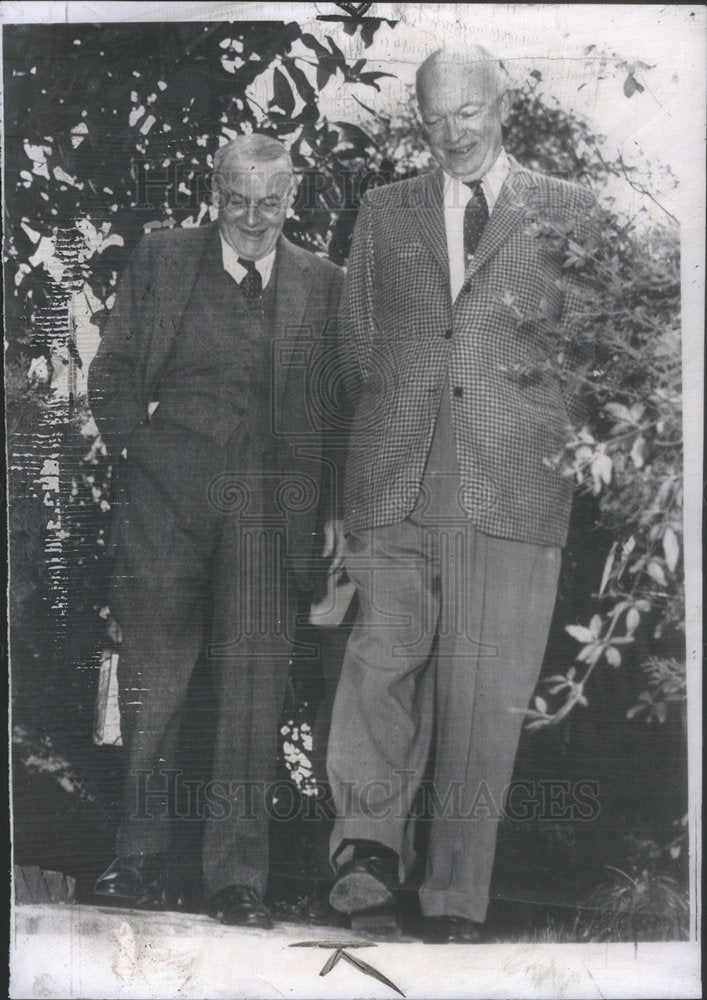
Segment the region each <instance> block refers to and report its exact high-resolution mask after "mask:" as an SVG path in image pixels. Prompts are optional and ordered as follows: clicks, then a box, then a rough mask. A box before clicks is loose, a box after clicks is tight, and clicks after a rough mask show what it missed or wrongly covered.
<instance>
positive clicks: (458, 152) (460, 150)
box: [447, 142, 476, 156]
mask: <svg viewBox="0 0 707 1000" xmlns="http://www.w3.org/2000/svg"><path fill="white" fill-rule="evenodd" d="M475 146H476V143H475V142H472V143H470V144H469V145H468V146H455V147H454V148H452V149H448V150H447V152H448V153H450V154H451V155H452V156H466V154H467V153H470V152H471V151H472V149H473V148H474V147H475Z"/></svg>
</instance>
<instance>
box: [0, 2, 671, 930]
mask: <svg viewBox="0 0 707 1000" xmlns="http://www.w3.org/2000/svg"><path fill="white" fill-rule="evenodd" d="M378 29H379V22H377V21H374V20H366V19H364V20H363V21H361V22H359V23H353V22H351V23H346V24H344V25H343V28H339V27H337V28H336V29H334V28H333V27H332V29H331V34H330V35H329V36H328V37H327V36H324V35H323V36H322V37H321V38H315V37H314V36H313V35H311V34H308V33H307V32H304V31H303V30H302V28H301V26H299V25H298V24H295V23H290V24H283V23H278V22H266V23H258V22H236V23H227V22H216V23H214V22H212V23H208V24H199V23H189V24H180V23H165V24H140V25H51V26H42V25H31V26H30V25H22V26H11V27H6V28H5V30H4V74H5V78H4V87H5V143H4V169H5V193H6V204H5V206H4V211H5V223H6V236H5V246H4V251H5V324H6V339H7V352H6V393H7V409H6V413H7V427H8V446H9V463H8V465H9V496H10V501H11V502H10V542H11V573H12V577H11V581H12V585H11V591H10V639H11V647H12V693H13V703H14V709H13V719H14V724H15V739H16V741H17V742H16V752H15V755H14V766H15V769H16V780H15V803H14V806H15V824H16V855H17V857H16V860H17V861H18V862H20V863H22V862H27V863H38V864H41V865H42V866H43V867H55V868H57V869H58V870H60V871H64V872H67V873H69V874H73V875H75V876H77V877H78V879H79V888H80V891H84V892H86V893H87V892H88V889H89V888H90V884H91V881H92V879H93V878H94V877H95V875H96V874H97V873H98V872H99V871H100V870H101V868H102V865H103V863H104V862H106V863H107V861H109V860H110V853H111V842H112V836H113V831H114V825H115V810H114V798H115V793H116V789H117V787H118V784H117V776H118V773H119V766H120V760H119V757H120V751H119V750H116V749H112V748H106V747H97V746H95V745H94V744H93V742H92V739H91V732H92V727H93V706H94V700H95V693H96V683H97V667H98V662H99V656H100V651H101V649H102V648H103V647H104V646H105V645H106V643H107V642H108V641H109V640H108V638H107V634H106V617H105V605H106V600H107V586H108V579H109V572H110V566H109V562H108V560H107V558H106V555H105V550H106V539H107V535H108V532H109V521H110V490H111V487H110V468H109V466H108V463H107V459H106V455H105V451H104V449H103V448H102V445H101V442H100V439H98V438H97V437H96V433H95V426H94V425H93V422H92V420H91V417H90V414H89V413H88V411H87V409H86V406H85V400H84V398H83V396H82V391H81V389H82V384H83V378H84V376H85V367H86V365H87V363H88V360H89V358H87V357H82V356H81V350H80V349H79V346H77V345H82V344H83V343H84V341H82V340H81V336H80V333H81V330H80V329H79V330H78V334H77V318H76V317H77V315H78V316H79V317H83V319H82V320H81V322H84V324H88V326H87V327H85V329H88V330H89V332H90V331H91V330H93V333H94V335H96V336H97V334H98V331H99V330H100V327H101V324H102V321H103V319H104V318H105V316H106V315H107V311H108V310H109V308H110V305H111V304H112V295H113V294H114V291H115V285H116V282H117V279H118V277H119V275H120V273H121V272H122V269H123V267H124V265H125V263H126V261H127V259H128V256H129V254H130V253H131V251H132V250H133V249H134V247H135V245H136V243H137V241H138V240H139V239H140V237H141V236H142V235H143V233H144V232H145V231H146V230H147V229H150V228H154V227H159V226H173V225H196V224H201V223H203V222H205V221H207V220H208V217H209V216H208V199H209V194H208V174H209V168H210V164H211V157H212V155H213V152H214V151H215V149H216V148H217V146H218V144H219V137H230V136H232V135H235V134H237V133H239V132H242V131H244V130H249V129H250V128H253V129H257V130H259V131H264V132H267V133H269V134H272V135H274V136H277V137H279V138H283V139H284V140H285V141H287V142H288V144H290V146H291V152H292V156H293V160H294V163H295V167H296V169H297V170H298V172H299V174H300V177H301V183H300V189H299V194H298V198H297V201H296V203H295V206H294V212H293V214H292V216H291V217H290V218H289V219H288V221H287V224H286V233H287V235H288V236H289V237H290V238H292V239H293V240H294V241H295V242H297V243H299V244H300V245H302V246H305V247H308V248H310V249H313V250H314V251H315V252H318V253H326V254H328V255H329V256H330V258H331V259H332V260H334V261H335V262H336V263H340V264H343V263H345V260H346V256H347V253H348V246H349V242H350V237H351V232H352V228H353V224H354V221H355V216H356V211H357V207H358V204H359V201H360V197H361V196H362V193H363V192H364V191H365V190H366V188H367V187H368V186H369V185H370V184H379V183H388V182H390V181H393V180H396V179H398V178H400V177H404V176H411V175H412V174H414V173H416V172H417V171H418V170H421V169H425V168H426V167H427V165H428V157H427V155H426V152H425V147H424V141H423V138H422V132H421V128H420V123H419V121H418V120H417V118H416V115H415V111H414V108H413V106H412V104H410V105H408V106H405V107H401V108H400V109H399V111H398V113H397V114H396V115H393V116H391V117H381V116H379V117H377V118H376V117H373V116H369V117H368V118H367V119H366V124H365V127H363V126H362V124H361V122H360V121H356V122H353V121H350V122H330V121H327V120H326V119H325V118H324V117H323V116H322V115H321V113H320V109H319V94H320V92H321V91H322V89H323V88H324V87H325V86H326V85H327V83H328V82H329V81H330V80H336V82H337V84H338V85H339V86H341V87H349V86H351V87H354V86H356V87H358V88H359V89H358V90H356V91H355V92H356V93H360V92H361V90H360V87H361V86H363V87H373V88H375V87H377V86H378V83H377V81H378V80H379V79H380V77H381V76H382V75H383V74H380V73H372V72H371V71H370V70H369V69H368V68H367V64H366V61H365V60H364V59H359V60H357V61H355V62H351V61H347V59H346V58H345V56H344V54H343V53H342V51H341V48H340V47H339V46H338V45H337V43H336V40H335V39H336V35H335V30H336V31H338V30H343V31H345V32H346V33H347V34H349V35H351V34H356V33H358V34H359V35H360V37H361V41H362V44H363V46H364V47H365V46H367V45H368V44H370V42H371V40H372V38H373V36H374V34H375V32H376V30H378ZM629 76H630V74H629ZM258 81H261V82H266V86H265V87H264V91H263V92H267V93H268V95H269V96H268V98H267V100H266V102H265V104H264V106H261V107H259V106H257V105H256V103H255V102H254V99H253V96H252V91H250V90H249V88H251V86H252V85H253V84H254V83H256V82H258ZM262 89H263V88H260V89H259V90H258V93H260V92H261V90H262ZM632 93H633V90H631V88H630V87H628V89H627V88H626V84H624V91H623V94H617V100H618V99H623V100H625V99H630V98H631V95H632ZM506 145H507V148H508V150H509V152H511V153H512V154H513V155H514V156H516V157H517V159H518V160H519V161H520V162H521V163H522V164H524V165H527V166H529V167H532V168H534V169H540V170H543V171H545V172H548V173H553V174H556V175H559V176H563V177H567V178H569V179H573V180H577V181H579V182H581V183H585V184H589V185H590V186H592V187H593V188H594V189H595V190H596V191H597V193H598V194H599V195H601V194H602V193H603V190H604V187H605V185H606V183H607V181H608V180H610V179H612V180H613V179H616V178H623V179H624V181H625V183H627V184H630V185H632V186H633V187H634V188H635V189H636V190H638V191H641V190H643V191H645V190H646V185H647V184H648V182H647V181H646V179H645V178H644V177H642V176H641V175H640V173H638V172H636V171H635V170H634V171H633V172H631V171H629V170H627V168H626V166H625V165H624V164H623V163H621V162H620V161H607V159H606V158H605V157H604V155H603V154H602V144H601V137H600V136H597V135H596V134H595V133H594V131H593V129H592V128H591V127H590V126H589V125H588V123H587V122H585V121H583V120H582V119H580V118H578V117H577V116H576V115H575V114H573V113H570V112H567V111H565V110H563V109H562V108H560V107H559V106H558V105H557V103H556V102H554V101H553V99H552V97H551V96H549V95H548V94H547V93H546V92H545V90H544V86H543V81H542V75H541V73H540V72H539V71H537V70H535V71H533V72H531V73H529V75H528V77H527V80H526V82H525V84H524V86H522V87H520V88H519V89H518V90H517V92H516V94H515V100H514V104H513V108H512V112H511V116H510V120H509V122H508V126H507V135H506ZM603 227H604V232H605V235H606V236H607V238H606V239H605V240H604V241H603V243H602V245H601V246H597V247H593V248H589V249H587V250H586V251H582V250H581V248H580V251H578V250H577V248H576V247H573V246H572V245H571V242H570V240H569V239H568V236H567V234H566V233H563V232H561V231H557V230H556V229H553V227H552V225H551V224H550V225H549V226H548V227H547V228H546V230H545V231H543V232H539V233H538V238H541V239H547V240H553V241H555V243H554V245H556V247H557V248H558V249H559V250H560V251H561V252H563V253H564V254H565V256H566V261H567V266H568V267H573V268H577V269H579V270H581V271H582V272H583V273H584V275H585V276H586V278H587V282H588V285H589V286H591V287H592V288H593V289H594V291H595V295H594V298H593V300H592V302H591V303H590V304H588V307H587V315H586V316H585V317H583V321H582V323H581V324H580V325H579V335H580V336H581V338H582V343H583V346H584V348H585V350H586V356H587V357H588V358H589V359H590V360H589V361H588V362H587V364H586V366H585V368H584V369H583V371H582V373H581V374H582V376H583V378H584V379H585V383H586V388H587V391H588V393H589V394H590V397H591V399H592V401H593V404H594V407H593V412H594V416H593V418H592V420H591V421H590V422H589V423H588V424H587V425H586V426H585V427H583V428H577V434H576V437H575V439H574V440H572V441H570V442H568V446H567V449H566V453H565V454H564V455H563V456H560V458H559V459H558V460H561V461H562V463H563V466H564V467H565V468H566V470H567V472H568V474H571V475H572V476H573V477H574V478H575V480H576V481H577V484H578V491H577V502H576V505H575V511H574V515H573V522H572V531H571V539H570V544H569V546H568V550H567V552H566V556H565V565H564V569H563V576H562V583H561V588H560V595H559V599H558V605H557V610H556V615H555V622H554V625H553V633H552V639H551V643H550V647H549V650H548V657H547V665H546V671H545V683H544V686H543V688H542V689H541V690H540V691H539V693H538V695H537V697H536V700H535V703H534V706H533V710H532V713H531V715H530V717H529V723H530V728H529V731H528V732H527V733H526V737H525V739H524V741H523V744H522V747H521V753H520V755H519V760H518V766H517V775H516V776H517V777H521V778H523V777H524V778H529V779H532V780H536V779H538V778H539V777H540V778H543V779H547V780H558V781H569V782H572V781H577V780H588V779H591V780H596V781H597V782H598V786H599V788H600V802H601V812H600V815H599V817H598V818H595V820H594V821H593V822H591V823H584V824H582V823H577V822H575V823H567V822H555V821H554V820H553V819H552V817H548V816H543V817H540V818H536V819H535V820H533V821H528V822H526V823H524V824H506V825H504V828H503V832H502V841H501V846H500V848H499V864H498V866H497V869H498V872H497V881H498V885H497V889H496V892H497V895H498V897H499V898H500V899H501V900H503V899H506V907H507V909H506V918H505V919H506V926H510V925H511V924H513V920H515V922H516V924H518V925H519V926H517V927H516V928H515V931H514V933H516V934H518V933H522V932H523V928H522V926H520V925H523V926H525V925H526V924H529V925H531V926H537V925H538V920H539V919H540V918H539V917H538V913H539V912H540V910H541V909H542V907H541V908H540V909H539V908H538V903H542V904H543V905H544V906H545V907H547V906H551V905H555V904H557V905H560V904H561V905H562V906H565V907H567V906H572V905H573V904H576V903H577V901H578V900H580V899H585V902H586V904H587V907H588V909H586V910H574V909H571V910H570V911H567V910H560V911H552V912H553V913H554V916H553V920H555V921H556V922H558V921H559V923H558V926H560V927H561V930H560V931H558V933H559V934H560V935H561V936H564V937H568V936H570V937H571V936H574V937H579V938H583V937H594V938H596V937H602V936H607V937H610V938H612V939H613V938H616V937H631V936H634V937H635V936H649V937H678V936H681V935H683V934H684V933H685V926H686V923H685V921H686V903H685V900H686V888H685V886H686V864H687V850H686V827H685V823H684V820H683V816H684V814H685V811H686V746H685V741H686V723H685V680H684V636H683V631H682V628H683V618H684V610H683V600H682V578H681V546H682V542H681V536H682V532H681V503H682V497H681V489H682V485H681V484H682V467H681V410H680V403H681V400H680V341H679V302H680V282H679V258H678V235H677V229H676V227H675V225H674V220H671V219H670V218H668V217H667V216H666V217H665V218H664V221H663V223H662V224H661V225H657V224H656V223H650V224H647V223H646V221H645V219H642V218H640V217H639V218H632V219H629V218H626V217H623V216H622V215H621V213H620V212H618V211H617V210H616V207H615V206H614V205H613V204H612V203H611V201H610V200H607V199H606V198H605V199H604V217H603ZM344 639H345V636H341V635H340V636H339V637H338V638H335V639H334V640H333V641H332V642H331V643H330V646H329V648H330V655H331V656H335V655H338V654H337V652H336V651H337V649H338V650H339V651H340V648H341V645H342V643H343V640H344ZM293 690H294V698H293V702H292V704H291V705H290V706H289V709H290V715H291V718H290V720H289V721H290V722H291V723H293V724H295V723H297V724H301V723H302V722H304V724H305V728H304V729H303V730H302V729H300V730H298V732H299V733H300V736H299V739H300V745H301V746H304V747H305V749H306V746H305V744H306V741H303V738H302V737H303V733H305V732H306V727H307V725H311V724H312V723H313V717H314V713H315V709H316V706H317V704H318V702H319V700H321V696H322V682H321V678H319V677H317V676H313V675H312V673H311V670H305V669H304V668H302V667H298V665H297V664H295V669H294V673H293ZM291 732H292V729H290V733H291ZM192 743H193V744H194V747H193V748H194V749H195V751H199V746H198V739H194V737H193V734H192ZM320 752H321V751H320V748H315V755H316V753H320ZM305 756H306V755H305ZM289 768H290V770H289V773H290V774H291V777H292V780H293V781H294V782H295V783H296V784H297V786H298V787H299V788H300V789H301V790H303V791H305V792H306V791H307V789H308V786H311V784H312V782H311V778H310V774H311V772H310V770H309V768H308V765H307V763H306V762H305V763H304V764H302V763H301V760H300V762H299V763H298V762H297V761H295V762H294V763H293V761H292V760H290V761H289ZM315 770H316V768H315ZM283 773H285V772H283ZM57 817H59V818H60V819H59V821H58V820H57ZM292 845H299V847H297V846H295V848H294V852H295V855H296V856H295V858H294V861H293V857H292V854H293V846H292ZM311 847H312V839H311V832H310V831H308V830H307V829H305V827H304V826H303V825H302V824H298V821H295V822H293V824H292V825H291V827H290V828H289V829H288V830H287V831H285V843H284V844H283V843H280V848H279V850H281V851H282V855H283V858H284V856H285V855H287V864H288V865H289V866H290V868H291V869H292V870H297V871H298V872H299V875H300V878H301V880H300V881H299V882H296V885H295V888H294V889H293V888H292V884H287V879H282V878H280V879H278V878H276V879H275V884H276V894H277V893H279V894H280V897H281V901H282V905H283V906H287V905H291V906H293V907H294V910H295V911H297V907H298V906H299V904H300V901H301V899H302V898H305V897H306V896H307V893H308V892H309V889H308V888H307V886H308V884H309V883H311V882H313V881H315V880H316V878H317V877H318V876H317V872H316V871H315V868H314V867H313V866H312V863H311V861H310V860H309V854H311ZM277 850H278V848H277V846H276V853H277ZM297 851H299V854H297ZM308 852H309V853H308ZM283 864H284V862H283ZM275 870H276V872H277V871H278V867H277V864H275ZM290 882H291V880H290ZM588 894H589V895H588ZM509 900H512V901H514V902H513V907H514V909H512V912H513V913H514V914H515V917H513V918H510V917H509V916H508V914H509V913H510V912H511V910H509V909H508V906H510V903H509V902H508V901H509ZM519 900H529V901H534V903H533V905H532V906H531V905H530V903H528V908H526V909H523V906H521V905H520V904H519V902H518V901H519ZM288 901H289V902H288ZM499 905H501V904H499ZM300 909H301V907H300ZM545 912H546V911H545V910H544V909H543V910H542V913H545ZM567 912H570V913H571V914H572V915H573V916H572V917H571V919H569V918H568V917H567ZM598 912H609V913H610V914H611V916H610V917H609V918H605V917H604V918H601V917H598V916H597V915H596V914H597V913H598ZM558 913H560V914H564V916H561V918H560V917H558ZM518 914H520V915H521V916H520V917H518ZM509 921H510V923H509ZM573 921H574V922H573Z"/></svg>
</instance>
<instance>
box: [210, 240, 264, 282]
mask: <svg viewBox="0 0 707 1000" xmlns="http://www.w3.org/2000/svg"><path fill="white" fill-rule="evenodd" d="M276 249H277V248H275V249H273V250H271V251H270V253H269V254H267V255H266V256H265V257H261V258H260V260H256V262H255V267H256V270H257V271H258V273H259V274H260V277H261V278H262V279H263V288H265V286H266V285H267V283H268V281H270V275H271V274H272V268H273V264H274V263H275V252H276ZM221 254H222V256H223V269H224V271H226V272H227V273H228V274H230V275H231V277H232V278H233V280H234V281H236V282H238V284H239V285H240V283H241V281H243V279H244V278H245V276H246V274H247V273H248V272H247V271H246V269H245V268H244V267H243V265H242V264H239V263H238V257H239V254H238V253H237V252H236V251H235V250H234V249H233V247H232V246H231V244H230V243H227V242H226V240H225V239H224V238H223V236H221Z"/></svg>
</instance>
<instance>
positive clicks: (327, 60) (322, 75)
mask: <svg viewBox="0 0 707 1000" xmlns="http://www.w3.org/2000/svg"><path fill="white" fill-rule="evenodd" d="M325 51H326V50H325ZM334 73H336V65H335V64H334V62H333V60H332V58H331V56H330V55H329V54H328V53H327V55H326V56H325V57H323V58H322V59H320V60H319V65H318V66H317V90H318V91H319V92H320V93H321V92H322V90H324V88H325V87H326V85H327V83H328V82H329V80H330V78H331V76H332V75H333V74H334Z"/></svg>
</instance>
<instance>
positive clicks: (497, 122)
mask: <svg viewBox="0 0 707 1000" xmlns="http://www.w3.org/2000/svg"><path fill="white" fill-rule="evenodd" d="M416 90H417V100H418V104H419V106H420V114H421V116H422V121H423V124H424V126H425V131H426V133H427V138H428V141H429V144H430V149H431V150H432V152H433V153H434V155H435V157H436V158H437V160H438V161H439V163H440V164H441V166H442V167H443V168H444V169H445V170H446V171H447V173H449V174H452V175H453V176H455V177H460V178H462V179H463V180H476V179H477V178H478V177H482V176H483V175H484V174H485V173H486V172H487V171H488V170H489V169H490V168H491V167H492V166H493V164H494V163H495V161H496V159H497V157H498V154H499V152H500V149H501V125H502V123H503V118H504V117H505V114H506V113H507V111H508V106H509V98H508V80H507V77H506V74H505V71H504V70H503V69H502V67H501V65H500V63H499V62H498V60H497V59H494V57H493V56H492V55H491V54H490V52H488V51H487V50H486V49H484V48H482V47H481V46H480V45H472V46H469V47H468V48H466V49H464V50H459V49H452V48H442V49H437V51H436V52H433V53H432V54H431V55H430V56H428V58H427V59H425V61H424V62H423V63H422V65H421V66H420V67H419V69H418V71H417V76H416Z"/></svg>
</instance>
